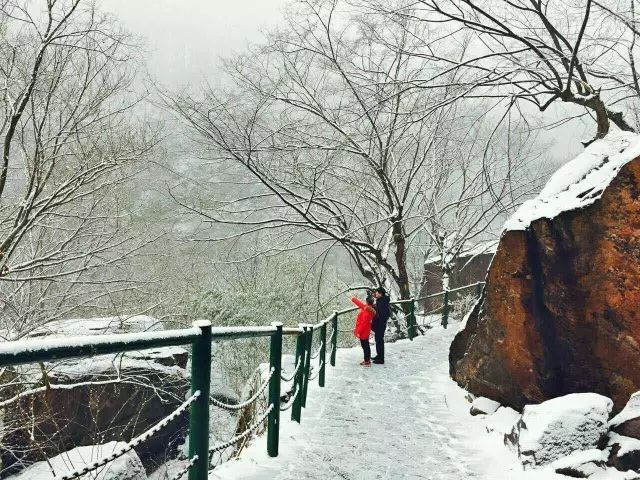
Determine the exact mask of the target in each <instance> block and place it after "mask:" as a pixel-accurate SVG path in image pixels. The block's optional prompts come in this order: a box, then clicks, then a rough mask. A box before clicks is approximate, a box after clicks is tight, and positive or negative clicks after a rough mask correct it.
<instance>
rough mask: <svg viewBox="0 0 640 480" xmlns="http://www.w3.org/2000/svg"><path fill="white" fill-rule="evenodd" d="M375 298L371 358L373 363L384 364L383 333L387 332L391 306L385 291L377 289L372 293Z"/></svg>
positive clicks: (380, 288)
mask: <svg viewBox="0 0 640 480" xmlns="http://www.w3.org/2000/svg"><path fill="white" fill-rule="evenodd" d="M373 296H374V297H375V298H376V316H375V317H373V321H372V322H371V330H373V333H374V334H375V336H376V356H375V357H374V358H372V360H373V363H377V364H379V365H383V364H384V332H385V331H386V330H387V320H389V317H390V316H391V306H390V305H389V301H390V299H389V296H388V295H387V291H386V290H385V289H384V288H382V287H378V288H376V289H375V290H374V291H373Z"/></svg>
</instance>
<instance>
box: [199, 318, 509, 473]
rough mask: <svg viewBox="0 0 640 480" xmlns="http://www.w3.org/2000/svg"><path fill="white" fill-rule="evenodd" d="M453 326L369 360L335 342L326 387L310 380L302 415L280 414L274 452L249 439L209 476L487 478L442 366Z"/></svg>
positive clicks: (460, 396) (460, 399)
mask: <svg viewBox="0 0 640 480" xmlns="http://www.w3.org/2000/svg"><path fill="white" fill-rule="evenodd" d="M456 327H457V326H456V325H453V326H452V328H450V329H449V330H444V329H442V328H440V327H438V328H435V329H433V330H431V331H429V332H428V333H427V334H426V335H425V336H423V337H419V338H416V339H415V341H413V342H410V341H408V340H405V341H400V342H397V343H393V344H389V345H388V346H387V363H386V364H385V365H373V366H372V367H371V368H363V367H360V366H359V365H358V362H359V361H360V360H361V355H362V354H361V350H360V349H359V348H357V349H356V348H353V349H339V350H338V360H337V366H336V367H335V368H328V369H327V382H326V387H325V388H319V387H318V386H317V384H315V385H313V386H311V387H310V391H309V395H308V400H307V408H305V409H303V412H302V424H301V425H297V424H296V423H294V422H291V420H290V419H289V415H288V413H289V412H286V413H287V414H285V415H284V417H283V419H282V427H281V428H282V431H281V443H280V456H279V457H277V458H268V457H266V454H264V450H265V448H264V439H258V440H256V441H254V443H253V445H251V446H250V447H249V449H248V450H247V451H245V452H243V455H242V457H241V459H240V460H238V461H231V462H228V463H227V464H225V465H222V466H221V467H219V468H217V469H216V470H214V471H213V472H212V473H211V476H210V479H211V480H214V479H215V480H222V479H224V480H231V479H240V478H243V479H252V480H262V479H277V480H297V479H319V478H322V479H345V480H361V479H362V480H365V479H367V480H371V479H434V480H435V479H439V480H449V479H452V480H453V479H456V480H457V479H465V478H469V479H474V478H487V479H488V478H493V479H495V478H496V475H495V472H494V475H483V474H482V473H481V472H482V471H483V470H486V467H485V465H486V464H487V461H488V460H489V459H487V458H486V446H485V448H482V446H480V445H477V444H478V440H479V438H481V436H482V432H481V431H479V429H482V428H483V427H481V426H480V425H478V424H476V423H474V419H473V418H472V417H470V416H469V413H468V411H469V410H468V409H469V404H468V403H467V402H466V401H465V399H464V391H463V390H461V389H460V388H458V387H457V386H456V385H455V384H454V382H453V381H451V380H450V379H449V376H448V361H447V356H448V347H449V344H450V343H451V340H452V338H453V336H454V335H455V330H456V329H457V328H456ZM484 434H485V435H486V431H485V432H484ZM489 462H490V460H489Z"/></svg>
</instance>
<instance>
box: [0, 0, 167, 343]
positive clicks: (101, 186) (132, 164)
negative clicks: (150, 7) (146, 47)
mask: <svg viewBox="0 0 640 480" xmlns="http://www.w3.org/2000/svg"><path fill="white" fill-rule="evenodd" d="M0 37H1V41H0V85H1V87H0V92H1V94H0V138H1V140H2V161H1V165H0V282H1V283H2V285H3V287H2V292H3V294H2V296H3V316H4V317H5V319H6V318H12V319H13V320H14V321H13V322H12V324H11V325H10V326H9V330H10V331H12V332H13V333H16V331H17V329H19V328H18V327H20V326H21V325H23V324H24V322H25V319H27V318H29V319H30V321H32V322H33V321H34V320H35V318H34V317H37V316H39V317H40V318H42V317H44V318H46V317H47V314H45V313H44V312H46V311H49V312H50V311H51V310H50V309H52V308H53V307H54V306H55V305H56V304H58V306H59V307H60V309H59V311H58V312H57V314H58V316H59V315H60V314H64V312H65V309H66V308H68V307H69V305H73V304H74V302H80V303H81V302H82V300H80V299H79V297H78V296H77V290H74V289H75V288H76V287H78V286H81V285H85V286H89V290H91V289H92V288H94V287H95V285H96V284H97V283H98V282H97V281H96V278H97V277H95V276H94V273H93V271H94V270H95V269H96V268H98V267H105V266H109V265H114V264H115V263H116V262H117V261H119V260H121V259H123V258H125V257H126V256H127V255H130V254H133V253H134V252H136V251H138V249H139V248H140V243H139V242H133V243H132V241H133V240H134V239H135V238H136V237H137V234H136V233H135V232H131V231H127V228H126V227H124V226H123V223H124V222H123V218H124V215H123V212H121V211H117V210H116V208H115V205H116V202H115V199H116V198H117V196H118V195H121V194H122V193H123V191H118V189H119V188H120V186H122V185H124V184H125V183H126V182H127V181H128V180H130V179H131V178H132V177H133V176H134V175H135V174H136V173H137V172H138V171H139V170H140V169H141V168H143V164H142V163H141V159H143V158H144V156H145V154H146V153H148V152H149V151H150V149H151V147H152V146H153V145H154V143H155V141H156V140H155V139H154V138H152V137H151V136H150V135H149V134H148V133H147V131H148V128H147V127H146V126H144V125H142V126H140V127H137V126H133V124H132V122H131V118H132V115H131V114H132V113H133V109H134V108H135V106H136V105H137V104H138V102H139V100H140V97H138V96H135V95H133V94H132V92H133V90H132V82H133V79H134V76H135V70H136V68H135V67H136V65H137V59H136V53H135V52H136V49H135V48H134V46H133V45H132V44H131V43H130V39H129V37H128V36H127V35H126V34H125V33H124V32H122V31H121V30H120V29H119V28H118V27H117V25H116V23H115V22H114V21H113V19H112V18H110V17H109V16H106V15H103V14H101V13H100V12H98V11H97V10H96V8H95V5H94V4H93V3H90V2H82V1H80V0H58V1H47V2H29V1H22V0H15V1H14V0H4V1H2V2H1V3H0ZM101 283H102V285H103V286H104V285H105V284H107V283H105V282H104V281H103V282H101ZM114 283H115V282H114ZM118 288H122V285H119V287H118ZM74 291H75V292H76V293H74ZM54 293H55V294H54ZM102 293H103V294H104V293H105V289H104V287H103V288H102ZM74 297H75V298H74ZM94 299H95V297H94ZM84 301H87V300H86V299H85V300H84ZM75 305H78V303H75ZM25 312H29V313H28V314H27V315H25ZM34 312H39V315H33V313H34Z"/></svg>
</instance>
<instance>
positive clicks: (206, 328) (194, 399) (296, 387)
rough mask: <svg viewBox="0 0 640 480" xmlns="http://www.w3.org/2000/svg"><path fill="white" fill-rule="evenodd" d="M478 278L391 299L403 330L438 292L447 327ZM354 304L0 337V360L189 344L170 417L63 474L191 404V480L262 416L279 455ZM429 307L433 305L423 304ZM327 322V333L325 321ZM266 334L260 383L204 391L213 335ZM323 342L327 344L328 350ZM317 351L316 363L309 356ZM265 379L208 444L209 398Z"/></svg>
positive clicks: (203, 475) (411, 327) (200, 479)
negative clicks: (233, 428) (280, 317)
mask: <svg viewBox="0 0 640 480" xmlns="http://www.w3.org/2000/svg"><path fill="white" fill-rule="evenodd" d="M482 284H483V283H482V282H479V283H476V284H473V285H467V286H464V287H460V288H457V289H453V290H447V291H444V292H438V293H435V294H432V295H428V296H425V297H421V298H412V299H409V300H400V301H396V302H391V303H392V304H393V305H395V306H396V307H399V308H402V309H403V311H404V312H405V319H406V324H407V331H408V336H409V338H410V339H413V338H414V337H415V336H416V333H417V330H418V328H419V325H418V323H417V319H416V302H419V301H422V300H426V299H430V298H434V297H437V296H442V297H443V305H442V307H440V309H441V310H442V322H441V323H442V325H443V326H444V327H445V328H446V326H447V322H448V315H449V301H450V294H451V293H453V292H458V291H462V290H466V289H470V288H475V289H476V294H477V295H478V296H479V295H480V293H481V288H482ZM357 309H358V308H357V307H353V308H348V309H344V310H341V311H336V312H334V313H333V314H332V315H331V316H329V317H328V318H326V319H325V320H323V321H321V322H319V323H317V324H300V325H299V327H297V328H283V326H282V324H281V323H273V324H271V325H270V326H267V327H212V326H211V322H209V321H207V320H200V321H196V322H194V324H193V326H192V327H191V328H185V329H177V330H166V331H162V332H145V333H124V334H111V335H102V336H84V337H68V338H64V339H36V340H19V341H15V342H4V343H0V368H3V367H7V366H13V365H21V364H26V363H34V362H46V361H53V360H62V359H68V358H74V357H87V356H93V355H103V354H111V353H121V352H130V351H134V350H144V349H150V348H157V347H166V346H179V345H190V346H191V393H190V396H189V397H188V398H187V400H186V401H185V402H184V403H183V404H182V405H181V406H180V407H179V408H178V409H177V410H176V411H175V412H174V413H172V414H171V415H169V417H166V418H165V419H164V420H162V421H161V422H159V423H158V424H156V425H155V426H153V427H152V428H150V429H149V430H147V431H146V432H144V433H143V434H141V435H139V436H138V437H136V438H134V439H133V440H131V442H129V444H127V446H126V447H125V448H123V449H121V450H120V451H118V452H116V453H114V454H111V455H109V456H108V457H105V458H104V459H102V460H99V461H98V462H95V463H94V464H93V466H92V467H84V468H82V469H80V470H77V471H75V472H72V473H69V474H66V475H64V476H62V477H60V478H61V480H67V479H68V480H70V479H73V478H78V477H80V476H82V475H84V474H86V473H88V472H90V471H92V470H94V469H96V468H98V467H100V466H103V465H105V464H107V463H108V462H110V461H112V460H114V459H115V458H118V457H119V456H121V455H124V454H125V453H126V452H127V451H130V450H132V449H133V448H134V447H135V446H137V445H138V444H140V443H141V442H143V441H145V440H147V439H148V438H150V437H151V436H153V435H154V434H155V433H157V432H158V431H160V430H161V429H162V428H164V426H166V424H167V423H168V422H170V421H172V420H174V419H175V418H177V416H179V415H181V414H183V413H185V412H186V411H187V409H190V419H189V456H188V459H187V460H188V463H187V465H186V467H185V469H184V470H183V471H182V472H180V473H179V474H178V475H177V476H176V477H174V478H180V477H181V476H182V475H184V474H186V473H187V472H188V475H189V477H188V478H189V480H206V479H207V477H208V472H209V466H210V462H211V456H212V455H213V453H214V452H220V451H223V450H224V449H226V448H229V447H230V446H233V445H236V444H237V443H238V442H239V441H240V440H243V439H244V438H246V437H248V435H250V434H251V433H252V432H254V431H256V430H257V428H259V427H260V425H262V424H263V422H264V421H266V423H267V452H268V454H269V456H272V457H275V456H277V455H278V453H279V452H278V446H279V431H280V416H281V412H283V411H286V410H289V409H291V419H292V420H294V421H296V422H300V421H301V417H302V408H304V407H306V405H307V396H308V392H309V382H310V381H312V380H315V379H316V378H317V379H318V385H319V386H320V387H324V386H325V383H326V362H327V357H328V361H329V364H330V365H331V366H335V365H336V356H337V355H336V354H337V349H338V322H339V318H340V317H341V316H343V315H345V314H348V313H351V312H354V311H356V310H357ZM427 313H431V312H427ZM329 328H331V332H330V334H329V332H328V329H329ZM315 334H317V335H318V343H319V346H318V349H317V351H316V352H315V353H314V352H313V340H314V335H315ZM285 336H295V337H296V352H295V365H294V371H293V372H292V374H291V376H290V377H287V376H286V375H285V372H283V370H282V346H283V337H285ZM256 337H268V338H269V339H270V354H269V372H268V375H267V378H266V379H265V380H264V383H263V384H262V385H261V386H260V387H258V388H256V392H255V393H254V395H253V396H252V397H251V398H250V399H247V400H245V401H244V402H241V403H239V404H236V405H227V404H224V403H222V402H220V401H218V400H215V399H213V398H212V397H211V396H210V382H211V366H212V357H211V350H212V347H211V345H212V342H219V341H224V340H235V339H246V338H256ZM327 348H330V350H329V352H327ZM327 353H328V355H327ZM315 359H317V365H316V366H312V361H313V360H315ZM283 381H284V382H285V383H291V389H290V391H289V392H288V394H289V400H288V402H287V404H285V405H281V400H282V392H281V388H282V382H283ZM267 387H268V405H267V408H266V409H265V411H264V412H263V413H262V414H260V415H256V417H257V420H256V421H255V422H254V423H253V424H251V425H250V426H249V427H247V429H246V430H245V431H244V432H242V433H240V434H238V435H236V436H235V437H233V438H232V439H230V440H229V441H228V442H225V443H223V444H221V445H217V446H215V447H213V448H211V447H210V445H209V415H210V411H209V405H210V404H213V405H216V406H218V407H221V408H226V409H228V410H235V411H237V410H240V409H243V408H246V407H247V406H249V405H251V404H253V402H255V401H256V400H257V399H258V398H259V397H260V396H261V395H262V393H263V392H264V391H265V390H266V388H267Z"/></svg>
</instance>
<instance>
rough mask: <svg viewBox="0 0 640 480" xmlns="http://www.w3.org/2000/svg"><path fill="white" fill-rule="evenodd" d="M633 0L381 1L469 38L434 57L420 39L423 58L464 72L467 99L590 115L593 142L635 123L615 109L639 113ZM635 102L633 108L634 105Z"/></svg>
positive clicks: (451, 37)
mask: <svg viewBox="0 0 640 480" xmlns="http://www.w3.org/2000/svg"><path fill="white" fill-rule="evenodd" d="M638 5H639V4H638V1H637V0H580V1H577V2H571V3H567V2H551V1H543V0H505V1H493V0H461V1H457V0H456V1H454V0H445V1H441V0H437V1H436V0H416V1H413V0H411V1H408V2H405V3H404V5H403V6H401V7H397V8H396V7H394V8H389V7H388V5H383V4H379V5H378V6H377V7H376V10H377V11H385V12H387V13H388V14H389V18H390V19H391V18H394V16H399V17H401V20H398V21H399V22H406V21H408V20H409V19H410V20H411V21H423V22H427V23H428V24H439V25H441V26H443V28H447V29H448V32H447V34H446V35H443V36H442V40H441V41H445V42H456V41H463V40H462V39H464V41H468V40H469V39H471V44H470V48H469V49H467V52H466V53H467V54H466V55H465V56H464V57H463V58H451V57H446V56H441V55H439V54H438V53H437V50H436V46H435V45H434V44H433V42H431V41H428V40H427V39H425V44H424V47H425V48H424V50H423V52H422V56H423V57H424V58H428V59H430V60H432V61H434V62H437V63H440V64H442V65H446V66H447V68H449V69H453V70H464V71H465V75H466V78H465V84H466V85H468V86H470V90H472V91H470V92H469V94H468V95H467V96H468V97H483V98H507V99H508V100H509V106H510V107H511V106H513V105H515V104H516V103H517V102H518V101H523V102H527V103H528V104H530V105H533V106H535V108H536V109H538V110H539V111H542V112H544V111H545V110H547V109H548V108H549V107H550V106H551V105H553V104H554V103H556V102H565V103H568V104H573V105H577V106H579V107H583V109H584V111H585V113H586V114H588V115H590V116H592V117H594V118H595V120H596V123H597V132H596V136H595V138H602V137H604V136H605V135H606V134H607V132H608V131H609V129H610V124H611V123H613V124H614V125H615V126H616V127H618V128H619V129H621V130H625V131H636V130H637V128H638V126H637V125H634V124H633V122H632V121H629V120H628V119H627V118H626V117H625V115H624V114H623V113H622V111H620V110H619V109H620V108H630V109H632V111H634V113H635V112H636V111H637V110H636V109H637V101H638V97H639V96H640V89H639V88H638V86H639V83H638V71H637V56H638V49H637V48H636V43H637V41H638V31H639V29H638V21H637V19H636V10H637V9H638ZM634 104H635V107H634Z"/></svg>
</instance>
